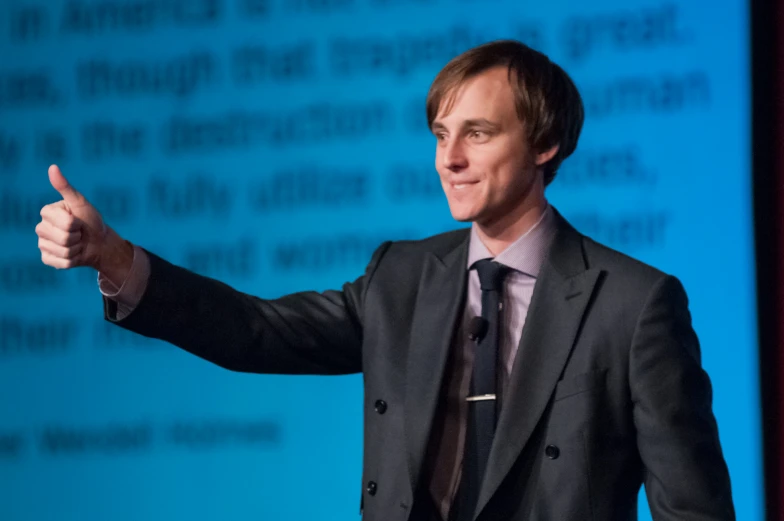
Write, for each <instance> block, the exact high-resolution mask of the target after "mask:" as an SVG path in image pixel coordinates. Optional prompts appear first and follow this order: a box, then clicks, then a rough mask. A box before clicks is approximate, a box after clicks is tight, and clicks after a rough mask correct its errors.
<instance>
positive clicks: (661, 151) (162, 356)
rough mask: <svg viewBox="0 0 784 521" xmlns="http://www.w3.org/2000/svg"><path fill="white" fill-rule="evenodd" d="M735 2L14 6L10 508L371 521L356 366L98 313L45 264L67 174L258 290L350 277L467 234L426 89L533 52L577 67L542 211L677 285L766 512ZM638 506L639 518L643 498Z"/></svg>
mask: <svg viewBox="0 0 784 521" xmlns="http://www.w3.org/2000/svg"><path fill="white" fill-rule="evenodd" d="M747 11H748V8H747V5H746V2H743V1H740V0H727V1H722V2H690V1H682V2H678V1H675V2H656V1H645V2H629V1H620V0H599V1H596V2H589V3H586V2H576V1H572V2H568V1H564V0H554V1H550V2H525V1H511V0H508V1H504V0H482V1H479V0H101V1H96V0H89V1H88V0H70V1H65V0H63V1H53V0H10V1H9V0H5V1H4V2H3V3H2V5H1V6H0V42H2V43H0V50H1V51H2V54H1V56H2V60H0V118H1V119H0V122H1V125H0V181H1V182H2V185H1V186H2V187H1V188H0V234H1V237H2V243H3V245H4V247H3V248H2V251H0V295H1V296H2V302H1V304H0V396H2V399H1V400H0V519H2V520H49V519H57V520H59V521H68V520H104V519H111V520H114V521H120V520H137V519H144V520H148V521H154V520H169V519H262V520H312V519H321V520H345V519H358V510H359V499H360V479H361V457H362V429H361V425H362V380H361V376H359V375H355V376H349V377H283V376H262V375H247V374H238V373H231V372H229V371H226V370H223V369H220V368H218V367H215V366H213V365H211V364H209V363H207V362H204V361H202V360H199V359H197V358H195V357H193V356H191V355H189V354H187V353H184V352H181V351H180V350H178V349H176V348H174V347H172V346H169V345H167V344H164V343H162V342H156V341H151V340H147V339H144V338H140V337H135V336H133V335H131V334H129V333H127V332H125V331H122V330H120V329H119V328H112V327H110V326H108V325H107V324H106V323H105V322H104V321H103V314H102V304H101V299H100V296H99V294H98V289H97V285H96V275H95V273H94V272H91V271H88V270H85V269H78V270H69V271H58V270H55V269H52V268H49V267H46V266H44V265H42V264H41V262H40V257H39V253H38V250H37V247H36V237H35V232H34V227H35V225H36V223H37V222H38V220H39V216H38V212H39V210H40V208H41V206H43V205H44V204H47V203H50V202H54V201H55V200H57V199H58V198H59V197H58V195H57V193H56V192H55V191H54V190H53V189H52V188H51V187H50V186H49V184H48V180H47V176H46V170H47V167H48V165H49V164H51V163H57V164H59V165H60V166H61V167H62V170H63V172H64V174H65V175H66V177H68V178H69V180H70V181H71V183H72V184H73V185H74V186H75V187H76V188H77V189H79V190H81V191H82V192H83V193H84V194H85V195H86V196H87V197H88V198H89V199H91V200H92V201H93V202H94V203H95V204H96V206H97V207H98V208H99V210H100V211H101V212H102V213H103V215H104V217H105V219H106V220H107V222H108V223H109V224H110V225H111V226H112V227H113V228H114V229H116V230H117V231H118V232H119V233H120V234H121V235H122V236H124V237H125V238H127V239H129V240H130V241H132V242H135V243H137V244H139V245H142V246H144V247H145V248H147V249H149V250H151V251H153V252H155V253H157V254H159V255H162V256H163V257H165V258H167V259H169V260H171V261H173V262H175V263H178V264H181V265H183V266H185V267H187V268H190V269H192V270H195V271H197V272H200V273H204V274H207V275H210V276H214V277H216V278H218V279H221V280H223V281H225V282H227V283H229V284H231V285H233V286H234V287H236V288H238V289H240V290H243V291H247V292H250V293H253V294H256V295H259V296H262V297H276V296H279V295H282V294H285V293H288V292H292V291H295V290H303V289H318V290H321V289H326V288H335V287H339V286H340V284H342V283H343V282H344V281H346V280H353V279H354V278H355V277H357V276H358V275H360V274H361V273H362V271H363V269H364V266H365V264H366V263H367V261H368V260H369V257H370V253H371V252H372V251H373V250H374V249H375V247H376V246H377V245H378V244H379V243H380V242H382V241H383V240H387V239H400V238H418V237H424V236H427V235H430V234H434V233H438V232H441V231H445V230H448V229H452V228H456V227H458V226H464V225H461V224H459V223H456V222H454V221H453V220H452V219H451V217H450V214H449V211H448V208H447V206H446V202H445V199H444V197H443V194H442V193H441V189H440V185H439V183H438V181H437V177H436V173H435V169H434V166H433V160H434V151H435V140H434V138H433V137H432V136H431V135H430V134H429V132H428V129H427V128H426V121H425V113H424V99H425V95H426V92H427V89H428V86H429V84H430V82H431V81H432V79H433V77H434V75H435V74H436V72H437V71H438V70H439V69H440V68H441V67H442V66H443V65H444V64H445V63H446V62H447V61H448V60H449V59H450V58H452V57H453V56H454V55H456V54H458V53H459V52H461V51H463V50H465V49H467V48H469V47H471V46H474V45H476V44H479V43H482V42H485V41H488V40H492V39H497V38H516V39H520V40H522V41H524V42H526V43H528V44H529V45H531V46H533V47H535V48H537V49H540V50H542V51H543V52H545V53H547V54H548V55H549V56H550V57H551V58H552V59H553V60H554V61H556V62H557V63H559V64H561V65H562V66H563V67H564V68H565V69H566V70H567V71H568V72H569V73H570V74H571V75H572V77H573V78H574V79H575V81H576V83H577V85H578V87H579V88H580V91H581V92H582V95H583V97H584V102H585V105H586V124H585V129H584V132H583V136H582V138H581V141H580V145H579V147H578V151H577V153H576V154H575V155H574V156H573V157H572V158H570V159H569V160H567V162H566V163H565V164H564V165H563V168H562V171H561V172H560V173H559V175H558V177H556V180H555V182H554V183H553V184H552V185H551V187H550V188H548V192H547V194H548V199H549V200H550V202H551V203H552V204H554V205H555V206H556V207H557V208H558V209H559V210H560V211H561V212H562V213H563V214H564V215H565V216H566V217H567V218H568V219H570V220H571V221H572V223H573V224H574V225H575V226H576V227H577V228H578V229H580V230H581V231H582V232H584V233H586V234H588V235H590V236H592V237H594V238H595V239H597V240H598V241H601V242H604V243H606V244H608V245H609V246H611V247H614V248H617V249H620V250H621V251H624V252H627V253H629V254H631V255H633V256H636V257H638V258H640V259H642V260H643V261H645V262H648V263H651V264H653V265H655V266H657V267H659V268H661V269H663V270H665V271H667V272H669V273H672V274H674V275H676V276H678V277H679V278H680V279H681V280H682V281H683V283H684V285H685V287H686V289H687V291H688V294H689V297H690V307H691V311H692V313H693V319H694V325H695V328H696V330H697V333H698V335H699V337H700V339H701V343H702V349H703V363H704V366H705V368H706V369H707V371H708V373H709V374H710V376H711V378H712V380H713V384H714V407H715V412H716V415H717V418H718V422H719V429H720V435H721V440H722V444H723V448H724V451H725V455H726V458H727V462H728V464H729V468H730V473H731V478H732V485H733V490H734V498H735V503H736V508H737V511H738V515H739V519H742V520H746V519H748V520H759V519H761V518H762V512H763V507H762V470H761V458H762V454H761V442H760V438H761V434H760V428H759V423H760V418H759V396H758V378H757V349H756V329H755V324H756V316H755V296H754V263H753V254H752V251H753V244H752V222H751V196H750V178H751V175H750V121H749V120H750V110H749V106H750V101H749V98H750V93H749V83H750V80H749V77H750V74H749V44H748V38H749V35H748V29H747V26H748V14H747ZM640 511H641V518H642V519H649V518H650V514H649V513H648V509H647V506H646V504H645V499H644V493H643V494H642V495H641V506H640Z"/></svg>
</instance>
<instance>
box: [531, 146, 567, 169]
mask: <svg viewBox="0 0 784 521" xmlns="http://www.w3.org/2000/svg"><path fill="white" fill-rule="evenodd" d="M559 148H561V146H560V145H553V146H552V147H550V148H548V149H547V150H545V151H543V152H539V153H538V154H536V166H542V165H543V164H545V163H547V162H548V161H550V160H551V159H552V158H554V157H555V154H557V153H558V149H559Z"/></svg>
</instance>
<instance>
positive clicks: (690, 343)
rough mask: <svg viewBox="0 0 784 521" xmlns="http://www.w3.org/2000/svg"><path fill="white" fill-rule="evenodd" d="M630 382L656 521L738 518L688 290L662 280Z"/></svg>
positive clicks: (644, 316)
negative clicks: (688, 298) (701, 360)
mask: <svg viewBox="0 0 784 521" xmlns="http://www.w3.org/2000/svg"><path fill="white" fill-rule="evenodd" d="M629 360H630V368H629V371H630V372H629V382H630V387H631V396H632V400H633V405H634V422H635V426H636V429H637V445H638V449H639V452H640V457H641V458H642V461H643V464H644V466H645V477H644V482H645V489H646V493H647V496H648V503H649V505H650V509H651V514H652V516H653V519H654V520H655V521H670V520H673V521H674V520H679V521H684V520H732V519H735V513H734V508H733V504H732V495H731V491H730V479H729V473H728V471H727V466H726V463H725V462H724V457H723V455H722V451H721V446H720V444H719V435H718V429H717V425H716V420H715V418H714V415H713V411H712V405H711V404H712V390H711V384H710V380H709V378H708V375H707V374H706V373H705V371H704V370H703V369H702V367H701V362H700V347H699V342H698V340H697V336H696V334H695V332H694V330H693V328H692V325H691V315H690V313H689V310H688V301H687V297H686V293H685V291H684V289H683V286H682V285H681V283H680V282H679V281H678V280H677V279H676V278H674V277H670V276H665V277H663V278H662V279H660V280H659V281H658V282H657V283H656V284H655V285H654V287H653V288H652V290H651V292H650V294H649V295H648V299H647V302H646V304H645V306H644V308H643V310H642V313H641V314H640V317H639V320H638V323H637V326H636V329H635V333H634V337H633V341H632V350H631V356H630V359H629Z"/></svg>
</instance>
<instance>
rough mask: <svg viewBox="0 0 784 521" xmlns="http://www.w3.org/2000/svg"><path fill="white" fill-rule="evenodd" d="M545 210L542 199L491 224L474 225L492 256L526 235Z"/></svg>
mask: <svg viewBox="0 0 784 521" xmlns="http://www.w3.org/2000/svg"><path fill="white" fill-rule="evenodd" d="M545 210H547V200H546V199H545V198H544V197H542V198H541V199H538V200H537V201H535V202H534V203H532V204H528V205H521V206H519V207H517V208H515V210H514V211H512V212H509V213H508V214H506V215H504V216H503V217H502V218H500V219H498V220H497V221H495V222H492V223H484V224H480V223H478V222H477V223H476V231H477V235H478V236H479V239H480V240H481V241H482V244H484V245H485V247H486V248H487V249H488V250H489V251H490V253H492V254H493V256H497V255H498V254H499V253H501V252H502V251H504V250H505V249H506V248H508V247H509V245H510V244H512V243H513V242H515V241H516V240H517V239H519V238H520V237H522V236H523V235H525V234H526V233H528V231H529V230H530V229H531V228H533V226H534V225H535V224H536V223H537V222H539V220H540V219H541V218H542V215H544V212H545Z"/></svg>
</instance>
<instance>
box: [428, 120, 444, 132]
mask: <svg viewBox="0 0 784 521" xmlns="http://www.w3.org/2000/svg"><path fill="white" fill-rule="evenodd" d="M437 130H446V127H445V126H444V125H443V123H439V122H438V121H434V122H433V124H432V125H430V131H431V132H435V131H437Z"/></svg>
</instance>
